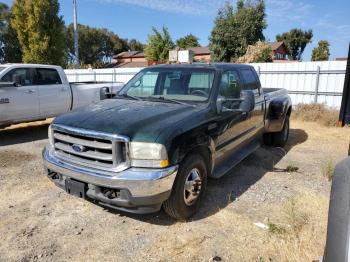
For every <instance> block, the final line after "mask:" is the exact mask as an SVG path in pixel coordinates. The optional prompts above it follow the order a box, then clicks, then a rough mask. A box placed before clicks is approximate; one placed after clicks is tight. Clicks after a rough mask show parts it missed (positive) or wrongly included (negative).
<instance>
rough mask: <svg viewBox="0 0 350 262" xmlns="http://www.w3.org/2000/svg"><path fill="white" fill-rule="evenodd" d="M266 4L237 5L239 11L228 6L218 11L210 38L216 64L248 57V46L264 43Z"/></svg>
mask: <svg viewBox="0 0 350 262" xmlns="http://www.w3.org/2000/svg"><path fill="white" fill-rule="evenodd" d="M265 28H266V21H265V3H264V1H263V0H256V1H246V2H245V1H243V0H239V1H237V6H236V9H234V8H233V6H232V5H231V4H230V3H229V2H226V5H225V7H224V8H221V9H219V11H218V15H217V17H216V18H215V21H214V27H213V29H212V32H211V36H210V38H209V41H210V43H209V48H210V50H211V52H212V58H213V60H214V61H224V62H231V61H235V60H237V58H238V57H240V56H242V55H244V54H245V52H246V50H247V48H248V45H253V44H255V43H256V42H257V41H259V40H261V41H263V40H265V37H264V35H263V30H264V29H265Z"/></svg>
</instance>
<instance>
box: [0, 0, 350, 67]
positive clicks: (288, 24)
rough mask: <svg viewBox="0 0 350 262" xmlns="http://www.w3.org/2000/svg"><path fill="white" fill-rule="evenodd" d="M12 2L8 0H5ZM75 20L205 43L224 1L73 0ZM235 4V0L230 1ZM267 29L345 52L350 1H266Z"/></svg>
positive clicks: (68, 2) (67, 6) (134, 34)
mask: <svg viewBox="0 0 350 262" xmlns="http://www.w3.org/2000/svg"><path fill="white" fill-rule="evenodd" d="M3 2H5V3H7V4H8V5H11V3H12V1H11V0H5V1H3ZM59 2H60V4H61V11H60V12H61V14H62V15H63V18H64V20H65V23H66V24H69V23H71V22H72V2H73V1H72V0H60V1H59ZM77 2H78V21H79V23H81V24H86V25H90V26H95V27H105V28H107V29H109V30H111V31H113V32H115V33H117V34H118V35H119V36H120V37H122V38H129V39H130V38H136V39H138V40H140V41H141V42H144V43H145V42H146V40H147V35H148V34H149V33H150V32H151V27H152V26H155V27H157V28H159V29H160V28H161V27H162V26H163V25H165V26H167V27H168V28H169V31H170V33H171V36H172V38H173V40H174V41H175V40H176V39H177V38H179V37H181V36H184V35H186V34H188V33H192V34H194V35H196V36H197V37H199V39H200V43H201V45H208V37H209V35H210V32H211V29H212V27H213V22H214V18H215V16H216V14H217V10H218V8H220V7H221V6H223V5H224V4H225V2H226V0H77ZM232 3H233V4H234V5H235V1H232ZM265 3H266V13H267V24H268V26H267V28H266V30H265V31H264V34H265V37H266V38H267V39H268V40H270V41H274V40H275V36H276V34H278V33H283V32H286V31H289V30H290V29H292V28H295V27H297V28H301V29H303V30H307V29H312V30H313V33H314V37H313V41H312V43H311V44H309V45H308V46H307V48H306V50H305V52H304V55H303V59H304V61H308V60H310V56H311V50H312V49H313V47H315V46H316V45H317V42H318V41H319V40H328V41H329V42H330V45H331V47H330V52H331V59H334V58H335V57H344V56H346V55H347V52H348V46H349V41H350V0H333V1H325V0H304V1H299V0H265Z"/></svg>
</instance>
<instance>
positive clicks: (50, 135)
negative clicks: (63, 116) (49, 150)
mask: <svg viewBox="0 0 350 262" xmlns="http://www.w3.org/2000/svg"><path fill="white" fill-rule="evenodd" d="M48 137H49V143H50V146H52V147H54V141H53V131H52V128H51V125H50V126H49V131H48Z"/></svg>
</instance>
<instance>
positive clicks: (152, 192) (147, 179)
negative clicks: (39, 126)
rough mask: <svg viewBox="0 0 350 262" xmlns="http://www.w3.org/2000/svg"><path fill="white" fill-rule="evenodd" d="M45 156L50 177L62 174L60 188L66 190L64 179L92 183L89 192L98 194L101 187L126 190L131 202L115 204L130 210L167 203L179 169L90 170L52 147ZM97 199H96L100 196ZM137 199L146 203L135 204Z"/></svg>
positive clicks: (45, 152)
mask: <svg viewBox="0 0 350 262" xmlns="http://www.w3.org/2000/svg"><path fill="white" fill-rule="evenodd" d="M42 156H43V161H44V166H45V167H46V169H47V172H48V176H49V177H50V174H53V173H54V174H59V181H55V183H56V185H58V186H60V187H64V184H63V183H64V180H65V179H67V178H72V179H75V180H78V181H80V182H84V183H86V184H88V186H89V189H91V188H94V187H98V188H99V189H98V192H100V191H101V190H100V189H101V188H108V189H118V190H119V189H120V190H126V191H127V192H128V195H130V197H128V199H127V201H126V202H127V203H126V204H125V201H122V202H120V201H119V202H118V200H116V201H115V205H118V204H121V206H124V207H126V208H127V207H133V206H138V204H137V203H141V204H140V205H143V206H145V205H147V201H149V202H150V204H154V203H155V202H159V201H160V202H163V201H164V200H165V199H163V198H168V197H169V195H170V192H171V189H172V187H173V183H174V180H175V177H176V174H177V170H178V166H172V167H168V168H164V169H148V168H129V169H126V170H124V171H122V172H110V171H105V170H99V169H93V168H87V167H84V166H78V165H75V164H71V163H68V162H63V161H62V160H60V159H59V158H57V156H56V155H55V151H54V150H53V148H52V147H50V146H47V147H46V148H44V150H43V152H42ZM93 190H95V189H93ZM88 193H89V192H88ZM88 195H89V194H88ZM160 195H161V196H162V197H160V198H159V197H157V200H155V199H152V197H156V196H160ZM93 198H94V199H96V197H93ZM135 199H136V200H140V199H141V200H145V201H133V200H135ZM98 200H101V202H108V201H107V199H106V201H104V199H98ZM135 203H136V204H135ZM160 204H161V203H160ZM111 205H114V203H111Z"/></svg>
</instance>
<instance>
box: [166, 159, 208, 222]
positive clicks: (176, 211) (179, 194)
mask: <svg viewBox="0 0 350 262" xmlns="http://www.w3.org/2000/svg"><path fill="white" fill-rule="evenodd" d="M206 185H207V169H206V165H205V162H204V159H203V157H202V156H201V155H199V154H193V155H189V156H188V157H186V158H185V160H184V161H183V162H182V163H181V164H180V167H179V171H178V173H177V175H176V179H175V182H174V185H173V189H172V192H171V195H170V197H169V199H167V200H166V201H165V202H164V203H163V208H164V210H165V212H166V213H167V214H168V215H169V216H171V217H173V218H175V219H177V220H186V219H188V218H190V217H191V216H193V215H194V214H195V213H196V212H197V211H198V209H199V206H200V202H201V199H202V197H203V195H204V192H205V189H206Z"/></svg>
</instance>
